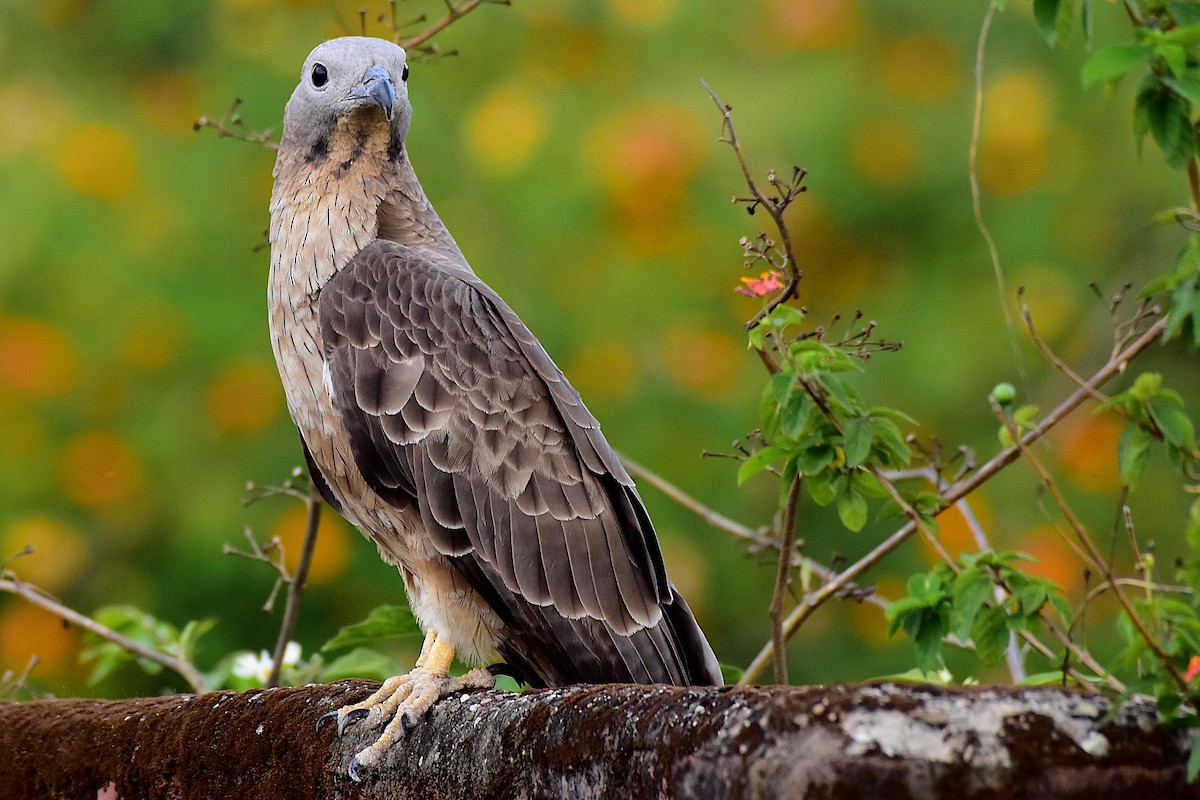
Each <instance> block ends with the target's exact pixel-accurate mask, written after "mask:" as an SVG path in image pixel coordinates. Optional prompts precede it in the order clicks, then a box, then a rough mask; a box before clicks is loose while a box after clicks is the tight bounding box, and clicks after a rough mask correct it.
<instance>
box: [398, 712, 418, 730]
mask: <svg viewBox="0 0 1200 800" xmlns="http://www.w3.org/2000/svg"><path fill="white" fill-rule="evenodd" d="M415 727H417V721H416V720H415V719H413V716H412V714H409V713H408V712H407V711H405V712H404V713H402V714H401V715H400V732H401V733H403V734H404V735H405V736H407V735H408V732H409V731H411V730H412V729H413V728H415Z"/></svg>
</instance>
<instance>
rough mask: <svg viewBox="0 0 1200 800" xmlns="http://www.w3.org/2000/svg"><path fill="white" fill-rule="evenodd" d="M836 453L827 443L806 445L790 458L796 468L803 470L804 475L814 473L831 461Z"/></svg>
mask: <svg viewBox="0 0 1200 800" xmlns="http://www.w3.org/2000/svg"><path fill="white" fill-rule="evenodd" d="M836 457H837V453H836V452H834V449H833V447H831V446H830V445H827V444H822V445H817V446H816V447H808V448H805V449H804V450H801V451H800V452H799V453H797V454H796V457H795V458H794V459H792V462H794V463H795V465H796V469H797V470H798V471H800V472H803V473H804V474H805V475H816V474H817V473H818V472H820V471H821V470H823V469H825V468H826V467H827V466H829V465H830V464H832V463H833V460H834V458H836Z"/></svg>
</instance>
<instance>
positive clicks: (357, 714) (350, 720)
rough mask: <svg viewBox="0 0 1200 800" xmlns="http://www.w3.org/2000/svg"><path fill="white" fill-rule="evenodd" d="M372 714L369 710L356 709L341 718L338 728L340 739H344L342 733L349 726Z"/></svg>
mask: <svg viewBox="0 0 1200 800" xmlns="http://www.w3.org/2000/svg"><path fill="white" fill-rule="evenodd" d="M370 713H371V710H370V709H369V708H355V709H351V710H350V711H347V712H346V713H345V714H343V715H342V716H341V717H339V718H338V726H337V733H338V738H339V739H340V738H342V731H344V730H346V726H347V725H353V724H354V723H356V722H358V721H359V720H360V719H362V718H363V717H365V716H367V714H370Z"/></svg>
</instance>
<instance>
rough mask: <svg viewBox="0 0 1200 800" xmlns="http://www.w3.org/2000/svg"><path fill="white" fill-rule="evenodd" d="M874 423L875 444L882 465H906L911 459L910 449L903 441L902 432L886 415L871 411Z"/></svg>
mask: <svg viewBox="0 0 1200 800" xmlns="http://www.w3.org/2000/svg"><path fill="white" fill-rule="evenodd" d="M871 415H872V417H873V418H874V423H875V433H874V438H875V446H876V448H877V450H878V452H879V456H878V457H879V460H880V461H882V462H883V464H884V466H888V467H906V466H908V464H909V462H910V461H911V460H912V450H910V449H909V447H908V444H907V443H906V442H905V441H904V436H903V434H901V433H900V429H899V428H898V427H896V423H894V422H892V420H891V419H890V418H888V417H881V416H877V415H876V414H875V412H874V411H872V412H871Z"/></svg>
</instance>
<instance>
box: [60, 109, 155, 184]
mask: <svg viewBox="0 0 1200 800" xmlns="http://www.w3.org/2000/svg"><path fill="white" fill-rule="evenodd" d="M57 163H58V170H59V172H60V173H61V174H62V176H63V178H64V179H65V180H66V182H67V185H69V186H70V187H71V188H72V189H75V190H76V191H78V192H81V193H83V194H86V195H90V196H92V197H98V198H100V199H101V200H120V199H122V198H125V197H128V196H129V195H130V194H132V193H133V189H134V182H135V173H136V170H137V157H136V152H135V147H134V143H133V139H131V138H130V136H129V134H128V133H126V132H125V131H123V130H121V129H120V128H117V127H114V126H112V125H107V124H104V123H98V122H96V123H88V124H86V125H82V126H80V127H78V128H76V129H75V130H73V131H71V132H70V133H68V134H67V135H66V137H65V138H64V139H63V140H62V142H61V143H60V144H59V146H58V157H57Z"/></svg>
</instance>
